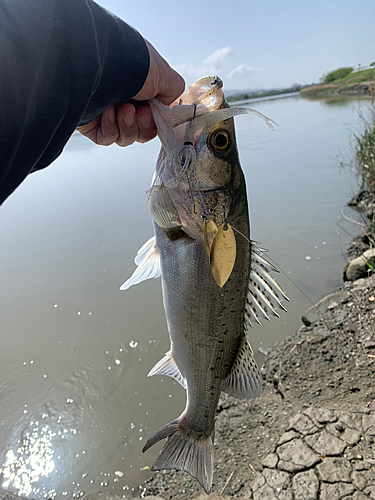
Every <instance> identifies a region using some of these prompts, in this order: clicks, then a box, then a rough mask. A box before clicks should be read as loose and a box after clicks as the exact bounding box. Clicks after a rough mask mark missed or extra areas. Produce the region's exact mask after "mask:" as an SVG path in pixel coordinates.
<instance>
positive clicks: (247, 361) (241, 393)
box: [221, 335, 262, 399]
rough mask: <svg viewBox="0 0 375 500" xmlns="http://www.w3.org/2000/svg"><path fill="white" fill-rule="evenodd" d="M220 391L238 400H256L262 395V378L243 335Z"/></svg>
mask: <svg viewBox="0 0 375 500" xmlns="http://www.w3.org/2000/svg"><path fill="white" fill-rule="evenodd" d="M221 390H222V391H224V392H226V393H227V394H229V395H230V396H234V397H235V398H239V399H245V398H246V399H250V398H256V397H258V396H260V395H261V393H262V376H261V374H260V372H259V368H258V366H257V364H256V361H255V359H254V355H253V350H252V349H251V346H250V344H249V342H248V341H247V339H246V336H245V335H244V336H243V340H242V343H241V347H240V349H239V351H238V354H237V357H236V360H235V362H234V363H233V366H232V369H231V371H230V372H229V374H228V376H227V377H226V378H225V379H224V380H223V382H222V384H221Z"/></svg>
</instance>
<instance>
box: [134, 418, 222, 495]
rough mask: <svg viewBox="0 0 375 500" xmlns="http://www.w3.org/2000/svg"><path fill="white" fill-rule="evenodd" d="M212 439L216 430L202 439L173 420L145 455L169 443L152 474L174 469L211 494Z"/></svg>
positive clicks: (150, 442) (159, 432) (163, 449)
mask: <svg viewBox="0 0 375 500" xmlns="http://www.w3.org/2000/svg"><path fill="white" fill-rule="evenodd" d="M213 436H214V428H213V429H212V432H211V434H210V435H209V436H207V435H205V436H203V435H202V434H200V433H198V432H196V431H194V430H192V429H190V428H189V427H187V426H185V425H183V424H180V423H179V420H174V421H173V422H170V423H169V424H166V425H164V427H162V428H161V429H159V430H158V431H157V432H155V434H154V435H153V436H151V437H150V439H149V440H148V441H147V443H146V444H145V446H144V448H143V450H142V452H143V453H144V452H145V451H147V450H148V449H149V448H150V447H151V446H153V445H154V444H155V443H157V442H158V441H160V440H161V439H165V438H166V439H167V442H166V443H165V445H164V446H163V448H162V449H161V451H160V453H159V455H158V457H157V459H156V460H155V463H154V465H153V466H152V470H155V471H158V470H163V469H174V470H182V471H185V472H188V473H189V474H190V475H191V476H192V477H193V478H194V479H196V480H197V481H199V483H200V484H201V486H202V487H203V489H204V491H205V492H206V493H207V494H209V493H210V492H211V486H212V476H213V466H214V444H213Z"/></svg>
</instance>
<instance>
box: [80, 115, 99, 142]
mask: <svg viewBox="0 0 375 500" xmlns="http://www.w3.org/2000/svg"><path fill="white" fill-rule="evenodd" d="M99 127H100V116H97V117H96V118H94V119H93V120H91V122H89V123H86V124H85V125H81V126H80V127H77V130H78V132H80V133H81V134H82V135H84V136H85V137H87V138H88V139H90V140H91V141H93V142H95V143H96V137H97V132H98V128H99Z"/></svg>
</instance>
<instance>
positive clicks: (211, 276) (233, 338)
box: [121, 77, 288, 493]
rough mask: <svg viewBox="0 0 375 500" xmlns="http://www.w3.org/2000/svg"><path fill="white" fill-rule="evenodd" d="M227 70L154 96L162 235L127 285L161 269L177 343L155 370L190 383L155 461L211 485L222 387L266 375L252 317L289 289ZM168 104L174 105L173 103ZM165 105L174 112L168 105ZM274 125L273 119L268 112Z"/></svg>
mask: <svg viewBox="0 0 375 500" xmlns="http://www.w3.org/2000/svg"><path fill="white" fill-rule="evenodd" d="M221 86H222V82H221V80H220V79H218V78H217V77H216V78H213V77H208V78H204V79H201V80H199V81H198V82H196V83H195V84H194V85H193V86H191V87H190V88H189V91H188V92H187V93H186V94H184V95H183V96H182V100H181V101H180V105H179V106H175V107H173V108H172V110H170V109H169V108H168V109H167V110H165V109H164V110H163V105H161V104H160V103H158V102H151V104H150V105H151V107H152V110H153V114H154V119H155V121H156V124H157V127H158V131H159V137H160V139H161V142H162V144H163V146H162V150H161V153H160V155H159V159H158V163H157V166H156V172H155V175H154V179H153V183H152V187H151V190H150V198H149V199H150V212H151V215H152V217H153V220H154V229H155V236H154V237H153V238H151V239H150V240H149V241H148V242H147V243H146V244H145V245H144V246H143V247H142V248H141V250H140V251H139V252H138V254H137V257H136V259H135V262H136V264H137V265H138V268H137V269H136V271H135V273H134V274H133V276H132V277H131V278H130V279H129V280H128V281H127V282H126V283H124V285H123V286H122V287H121V288H122V289H127V288H129V287H130V286H131V285H133V284H136V283H139V282H140V281H143V280H144V279H147V278H151V277H158V276H160V275H161V278H162V288H163V302H164V308H165V314H166V318H167V324H168V330H169V335H170V340H171V350H170V351H169V352H168V353H167V354H166V355H165V357H164V358H163V359H162V360H161V361H159V363H157V364H156V365H155V367H154V368H153V369H152V370H151V371H150V373H149V376H152V375H156V374H159V375H168V376H170V377H173V378H174V379H176V380H177V381H178V382H179V383H180V384H181V385H182V386H183V387H184V388H185V389H186V391H187V402H186V408H185V410H184V411H183V413H182V414H181V415H180V416H179V417H178V418H177V419H175V420H173V421H172V422H170V423H168V424H166V425H165V426H164V427H162V428H161V429H159V430H158V431H157V432H156V433H155V434H154V435H153V436H152V437H151V438H150V439H149V440H148V441H147V443H146V445H145V446H144V448H143V451H146V450H148V449H149V448H150V447H151V446H153V445H154V444H155V443H156V442H158V441H160V440H161V439H166V443H165V445H164V447H163V448H162V450H161V451H160V453H159V455H158V457H157V459H156V461H155V463H154V465H153V467H152V469H153V470H161V469H176V470H183V471H186V472H188V473H189V474H190V475H191V476H193V477H194V478H195V479H197V480H198V481H199V483H200V484H201V485H202V486H203V488H204V490H205V491H206V493H210V491H211V486H212V478H213V461H214V433H215V414H216V408H217V405H218V401H219V397H220V393H221V391H224V392H226V393H228V394H230V395H232V396H235V397H237V398H255V397H257V396H259V395H260V394H261V392H262V377H261V374H260V372H259V370H258V367H257V365H256V362H255V360H254V357H253V352H252V349H251V346H250V344H249V343H248V341H247V338H246V332H247V331H248V328H249V327H250V326H252V325H251V322H254V321H255V322H257V323H259V322H260V321H259V320H260V319H262V318H264V319H267V320H269V319H270V316H278V314H277V312H276V311H275V309H277V308H280V309H283V310H285V308H284V306H283V305H282V304H281V301H282V300H288V298H287V296H286V295H285V293H284V292H283V291H282V290H281V288H280V287H279V286H278V285H277V284H276V282H275V281H274V280H273V279H272V278H271V276H270V274H269V273H270V272H271V271H276V268H275V267H274V266H273V265H272V264H271V263H270V262H268V261H267V260H266V259H265V258H264V257H263V256H262V254H263V252H262V250H260V249H258V248H257V247H255V246H254V245H253V244H252V243H250V237H249V215H248V204H247V197H246V185H245V179H244V175H243V172H242V169H241V166H240V163H239V159H238V152H237V145H236V137H235V130H234V122H233V118H232V117H233V116H235V115H236V114H240V113H241V112H242V113H243V112H245V113H249V112H250V113H253V114H257V115H259V116H262V115H260V114H259V113H257V112H255V111H254V110H250V111H249V109H248V108H244V109H242V110H241V109H240V111H239V108H229V106H228V105H227V103H226V102H225V99H224V96H223V93H222V90H221ZM164 108H166V107H164ZM164 111H165V114H164V115H163V113H164ZM262 118H264V119H265V120H266V121H267V123H268V124H269V125H271V126H272V120H270V119H268V118H266V117H263V116H262Z"/></svg>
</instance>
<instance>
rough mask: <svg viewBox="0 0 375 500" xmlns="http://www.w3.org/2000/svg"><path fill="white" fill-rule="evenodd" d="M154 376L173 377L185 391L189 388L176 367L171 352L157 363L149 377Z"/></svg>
mask: <svg viewBox="0 0 375 500" xmlns="http://www.w3.org/2000/svg"><path fill="white" fill-rule="evenodd" d="M153 375H167V376H168V377H172V378H174V379H175V380H177V382H178V383H179V384H181V385H182V387H183V388H184V389H186V388H187V384H186V379H185V377H184V376H183V375H182V374H181V372H180V370H179V368H178V366H177V365H176V362H175V360H174V359H173V356H172V353H171V351H169V352H167V353H166V355H165V356H164V358H162V359H161V360H160V361H158V362H157V363H156V365H155V366H154V367H153V368H152V370H151V371H150V372H149V373H148V375H147V376H148V377H152V376H153Z"/></svg>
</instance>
